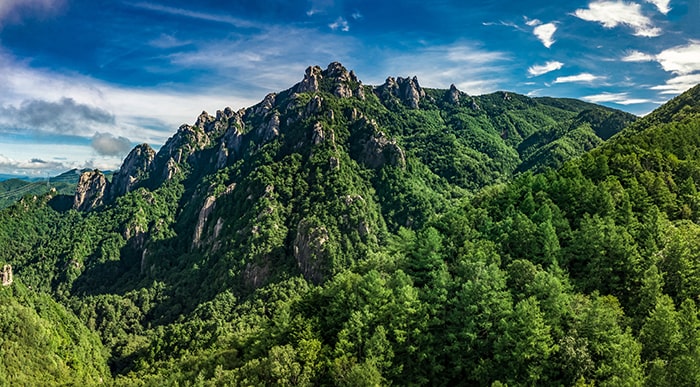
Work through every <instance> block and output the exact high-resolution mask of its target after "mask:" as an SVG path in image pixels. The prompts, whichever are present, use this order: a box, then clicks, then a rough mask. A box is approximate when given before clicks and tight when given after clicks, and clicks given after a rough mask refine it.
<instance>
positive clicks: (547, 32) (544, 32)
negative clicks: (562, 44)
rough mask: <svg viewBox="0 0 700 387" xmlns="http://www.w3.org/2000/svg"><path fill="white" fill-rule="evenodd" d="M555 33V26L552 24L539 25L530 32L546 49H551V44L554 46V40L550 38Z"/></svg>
mask: <svg viewBox="0 0 700 387" xmlns="http://www.w3.org/2000/svg"><path fill="white" fill-rule="evenodd" d="M556 31H557V26H556V25H555V24H554V23H547V24H541V25H538V26H537V27H535V28H534V29H533V30H532V32H533V33H534V34H535V36H536V37H537V39H539V40H540V42H542V44H544V46H545V47H547V48H550V47H552V44H554V42H555V40H554V39H552V36H554V33H555V32H556Z"/></svg>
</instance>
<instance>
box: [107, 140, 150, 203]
mask: <svg viewBox="0 0 700 387" xmlns="http://www.w3.org/2000/svg"><path fill="white" fill-rule="evenodd" d="M155 155H156V152H155V151H154V150H153V149H152V148H151V147H150V146H149V145H148V144H141V145H138V146H137V147H135V148H134V149H133V150H132V151H131V152H130V153H129V155H128V156H126V159H124V163H123V164H122V166H121V168H120V169H119V171H118V172H116V173H115V174H114V176H113V177H112V184H111V188H110V198H117V197H119V196H122V195H124V194H126V193H128V192H129V191H131V190H132V189H133V188H134V187H136V185H137V184H138V183H139V182H142V181H145V180H147V179H148V177H149V174H150V172H151V166H152V164H153V160H154V159H155Z"/></svg>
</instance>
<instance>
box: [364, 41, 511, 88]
mask: <svg viewBox="0 0 700 387" xmlns="http://www.w3.org/2000/svg"><path fill="white" fill-rule="evenodd" d="M387 57H388V58H389V59H388V60H387V61H386V62H384V63H382V65H383V66H382V68H381V69H379V70H376V71H375V73H379V74H386V75H393V76H404V77H405V76H413V75H416V76H417V77H418V81H419V82H420V85H421V86H423V87H433V88H447V87H449V85H450V84H452V83H454V84H455V86H457V88H458V89H459V90H462V91H464V92H466V93H468V94H471V95H479V94H484V93H490V92H494V91H496V90H500V89H502V88H504V87H505V86H506V85H507V83H506V82H507V81H506V80H505V79H503V74H504V73H509V72H511V71H513V69H512V68H509V67H508V66H510V65H511V64H510V63H511V62H510V61H509V56H508V54H507V53H504V52H499V51H488V50H485V49H483V48H481V47H479V46H478V45H476V44H473V43H471V42H457V43H454V44H450V45H443V46H429V47H426V48H424V49H421V50H417V51H414V52H410V53H404V52H401V53H396V54H395V55H388V56H387ZM386 75H384V77H386ZM369 81H370V82H371V83H373V84H382V83H384V78H381V79H370V80H369Z"/></svg>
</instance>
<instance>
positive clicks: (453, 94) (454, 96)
mask: <svg viewBox="0 0 700 387" xmlns="http://www.w3.org/2000/svg"><path fill="white" fill-rule="evenodd" d="M447 98H448V100H449V101H450V103H452V104H453V105H456V104H458V103H459V90H457V86H455V84H454V83H453V84H451V85H450V91H448V92H447Z"/></svg>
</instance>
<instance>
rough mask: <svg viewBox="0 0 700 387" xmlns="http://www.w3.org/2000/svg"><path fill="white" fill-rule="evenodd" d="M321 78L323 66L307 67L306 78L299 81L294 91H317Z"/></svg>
mask: <svg viewBox="0 0 700 387" xmlns="http://www.w3.org/2000/svg"><path fill="white" fill-rule="evenodd" d="M321 78H322V75H321V68H320V67H318V66H309V67H307V68H306V72H305V74H304V79H303V80H302V81H301V82H299V83H297V85H296V87H295V88H294V91H296V92H297V93H308V92H316V91H318V85H319V83H320V80H321Z"/></svg>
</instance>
